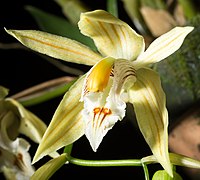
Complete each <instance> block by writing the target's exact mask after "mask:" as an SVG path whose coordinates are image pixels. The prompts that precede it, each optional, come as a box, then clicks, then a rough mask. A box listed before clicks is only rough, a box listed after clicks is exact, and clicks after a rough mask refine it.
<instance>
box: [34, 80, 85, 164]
mask: <svg viewBox="0 0 200 180" xmlns="http://www.w3.org/2000/svg"><path fill="white" fill-rule="evenodd" d="M84 78H85V76H83V77H81V78H80V79H79V80H78V81H77V82H76V83H75V84H74V85H73V86H72V87H71V88H70V90H69V91H68V92H67V93H66V94H65V96H64V97H63V100H62V101H61V102H60V104H59V106H58V108H57V110H56V112H55V114H54V116H53V118H52V121H51V123H50V125H49V126H48V128H47V130H46V132H45V134H44V136H43V138H42V142H41V143H40V145H39V147H38V149H37V151H36V154H35V156H34V159H33V163H35V162H36V161H38V160H39V159H41V158H42V157H43V156H45V155H48V154H50V153H52V152H55V151H56V150H58V149H60V148H62V147H63V146H66V145H68V144H72V143H73V142H74V141H76V140H77V139H78V138H80V137H81V136H82V135H83V134H84V122H83V121H82V115H81V110H82V109H83V103H82V102H79V100H80V97H81V91H82V86H83V82H84Z"/></svg>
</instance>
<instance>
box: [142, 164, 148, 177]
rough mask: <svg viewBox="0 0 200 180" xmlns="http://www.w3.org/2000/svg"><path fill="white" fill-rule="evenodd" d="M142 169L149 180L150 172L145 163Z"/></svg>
mask: <svg viewBox="0 0 200 180" xmlns="http://www.w3.org/2000/svg"><path fill="white" fill-rule="evenodd" d="M142 167H143V170H144V175H145V180H149V171H148V168H147V165H146V164H145V163H142Z"/></svg>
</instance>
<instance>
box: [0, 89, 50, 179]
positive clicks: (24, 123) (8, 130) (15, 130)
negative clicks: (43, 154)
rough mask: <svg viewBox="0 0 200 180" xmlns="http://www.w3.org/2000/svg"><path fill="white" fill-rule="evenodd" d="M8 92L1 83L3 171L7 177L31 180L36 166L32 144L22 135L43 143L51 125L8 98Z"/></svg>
mask: <svg viewBox="0 0 200 180" xmlns="http://www.w3.org/2000/svg"><path fill="white" fill-rule="evenodd" d="M7 94H8V90H7V89H6V88H4V87H2V86H0V171H1V172H3V173H4V176H5V177H6V179H13V180H26V179H27V180H28V179H30V177H31V176H32V174H33V173H34V172H35V168H34V167H33V165H32V164H31V156H30V154H29V152H28V150H29V148H30V144H29V142H28V141H27V140H25V139H24V138H21V137H19V134H24V135H26V136H27V137H29V138H30V139H31V140H33V141H34V142H36V143H39V142H40V141H41V139H42V136H43V134H44V132H45V130H46V128H47V127H46V125H45V124H44V123H43V122H42V121H41V120H40V119H39V118H38V117H37V116H35V115H34V114H32V113H31V112H29V111H28V110H27V109H25V108H24V107H23V106H22V105H21V104H20V103H18V102H17V101H15V100H14V99H11V98H5V97H6V96H7Z"/></svg>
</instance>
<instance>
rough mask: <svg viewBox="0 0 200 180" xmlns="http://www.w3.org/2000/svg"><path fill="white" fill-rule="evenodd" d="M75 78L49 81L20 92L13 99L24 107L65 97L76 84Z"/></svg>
mask: <svg viewBox="0 0 200 180" xmlns="http://www.w3.org/2000/svg"><path fill="white" fill-rule="evenodd" d="M75 81H76V80H75V78H72V77H69V78H68V77H63V78H58V79H55V80H51V81H47V82H44V83H41V84H39V85H36V86H33V87H31V88H29V89H26V90H24V91H22V92H19V93H17V94H15V95H13V96H11V98H13V99H16V100H17V101H18V102H20V103H21V104H22V105H23V106H32V105H36V104H40V103H43V102H45V101H48V100H50V99H53V98H56V97H58V96H60V95H63V94H64V93H65V92H66V91H68V90H69V88H70V87H71V85H72V84H73V83H74V82H75Z"/></svg>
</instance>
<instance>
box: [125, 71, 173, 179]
mask: <svg viewBox="0 0 200 180" xmlns="http://www.w3.org/2000/svg"><path fill="white" fill-rule="evenodd" d="M129 101H130V102H131V103H132V104H133V106H134V110H135V113H136V118H137V122H138V125H139V128H140V131H141V132H142V134H143V136H144V138H145V140H146V142H147V143H148V145H149V147H150V148H151V150H152V152H153V154H154V155H155V157H156V159H157V161H158V162H159V163H160V164H161V165H162V166H163V168H164V169H165V170H166V171H167V172H168V173H169V174H170V175H172V169H171V164H170V160H169V152H168V129H167V128H168V113H167V109H166V102H165V101H166V100H165V93H164V92H163V90H162V87H161V82H160V78H159V75H158V74H157V73H156V72H154V71H152V70H150V69H143V68H142V69H139V70H138V71H137V81H136V83H135V84H134V86H133V87H132V88H131V89H130V90H129Z"/></svg>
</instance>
